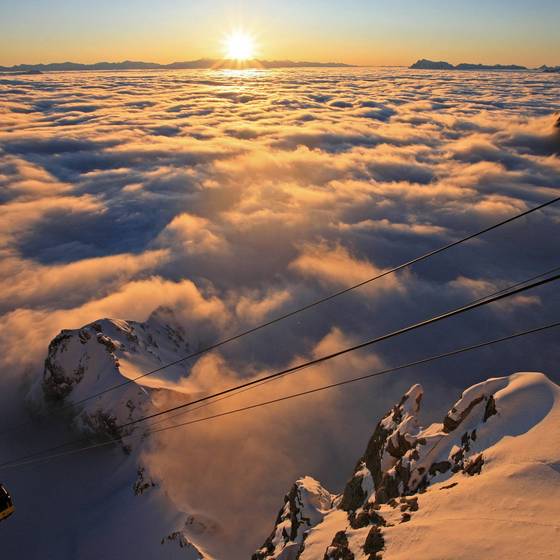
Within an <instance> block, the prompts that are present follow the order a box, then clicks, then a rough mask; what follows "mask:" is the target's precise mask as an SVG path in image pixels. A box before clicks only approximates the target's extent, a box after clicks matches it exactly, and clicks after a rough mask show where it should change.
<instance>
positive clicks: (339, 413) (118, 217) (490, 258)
mask: <svg viewBox="0 0 560 560" xmlns="http://www.w3.org/2000/svg"><path fill="white" fill-rule="evenodd" d="M512 80H513V81H512ZM0 95H1V96H2V100H3V102H2V105H1V106H0V203H1V206H0V258H1V261H0V313H2V317H1V318H0V365H1V366H2V369H3V371H4V373H3V378H2V380H1V381H0V386H1V389H2V391H3V392H4V394H5V395H10V396H13V395H16V394H18V391H19V390H20V387H21V383H23V382H24V380H25V379H27V378H28V377H33V376H36V375H40V373H41V361H42V359H43V358H44V354H45V351H46V346H47V344H48V342H49V340H50V339H51V338H52V337H53V336H54V335H56V334H57V332H58V331H59V330H60V329H62V328H76V327H79V326H81V325H82V324H84V323H87V322H90V321H93V320H95V319H97V318H99V317H102V316H109V317H115V318H124V319H135V320H144V319H146V318H147V317H148V316H149V314H150V313H151V312H152V311H154V309H156V308H157V307H159V306H162V305H165V306H171V307H173V308H174V309H176V312H177V315H178V316H179V318H180V320H181V321H183V322H184V324H185V325H186V327H188V328H189V330H190V331H191V332H194V331H196V337H197V339H198V340H199V341H200V343H201V344H206V343H211V342H214V341H215V340H217V339H218V338H221V337H223V336H225V335H228V334H232V333H234V332H236V331H238V330H240V329H243V328H246V327H249V326H252V325H254V324H255V323H257V322H260V321H263V320H266V319H267V318H270V317H271V316H274V315H275V314H278V313H282V312H286V311H288V310H291V309H293V308H295V307H297V306H299V305H302V304H305V303H308V302H309V301H312V300H314V299H316V298H318V297H321V296H324V295H326V294H329V293H331V292H332V291H336V290H339V289H341V288H343V287H346V286H348V285H351V284H353V283H356V282H360V281H361V280H364V279H366V278H367V277H369V276H372V275H374V274H376V273H377V272H379V271H381V270H384V269H386V268H388V267H391V266H395V265H397V264H399V263H401V262H403V261H405V260H408V259H410V258H412V257H415V256H417V255H419V254H421V253H424V252H426V251H428V250H430V249H433V248H436V247H437V246H440V245H442V244H445V243H448V242H449V241H451V240H454V239H457V238H459V237H462V236H464V235H466V234H467V233H470V232H472V231H476V230H477V229H480V228H481V227H483V226H485V225H488V224H491V223H493V222H495V221H498V220H500V219H503V218H505V217H507V216H510V215H512V214H515V213H518V212H520V211H523V210H525V209H527V208H529V207H531V206H533V205H536V204H537V203H538V202H540V201H544V200H547V199H549V198H553V197H554V196H557V195H558V192H559V191H558V188H559V187H560V160H559V158H558V154H559V153H560V130H559V129H558V128H554V126H553V125H554V122H555V117H554V111H555V110H557V106H556V105H555V103H554V102H555V100H557V99H558V98H560V78H559V77H558V76H556V75H553V74H511V73H483V74H477V73H449V74H447V73H444V72H437V73H433V74H432V73H429V72H415V71H409V70H401V69H379V70H371V69H368V70H361V69H344V70H341V69H332V70H305V71H299V70H289V71H270V72H266V71H254V72H253V71H248V72H234V71H215V72H213V71H182V72H156V71H154V72H124V73H111V72H103V73H83V74H80V73H69V74H55V73H53V74H45V75H42V76H17V77H15V76H14V77H1V78H0ZM559 222H560V214H559V211H558V209H555V208H550V209H548V210H547V211H546V212H541V213H539V214H538V215H533V216H531V217H530V218H528V219H526V220H523V221H521V222H519V223H515V224H512V225H511V226H508V227H507V228H504V229H503V230H499V231H496V232H493V233H492V234H489V235H488V236H486V237H485V238H483V239H480V240H477V241H476V242H473V243H470V244H469V245H465V246H463V247H460V248H457V249H455V250H453V252H449V253H446V254H445V255H441V256H439V257H437V258H435V259H433V260H431V261H429V262H426V263H423V264H421V265H419V266H417V267H415V268H413V269H412V270H409V271H407V272H405V273H402V274H399V275H396V276H391V277H387V278H385V279H383V280H382V281H380V282H378V283H375V284H372V285H369V286H367V287H364V288H363V289H361V290H359V291H356V292H354V293H352V294H348V295H346V296H344V297H342V298H340V299H338V300H335V301H332V302H329V303H328V304H325V305H324V306H322V307H321V308H316V309H314V310H312V311H310V312H308V313H306V314H305V315H302V316H298V317H297V318H293V319H291V320H289V321H286V322H284V323H281V324H279V325H277V326H275V327H274V328H271V329H268V330H266V331H262V332H260V333H257V334H255V335H254V336H251V337H247V339H243V340H242V341H239V342H236V343H235V344H232V345H231V346H228V347H227V348H224V349H223V351H221V352H220V353H219V354H218V353H216V354H214V355H212V356H211V357H207V358H205V360H201V361H200V362H199V363H197V364H196V366H195V370H194V371H195V373H196V375H195V377H194V378H193V380H192V382H193V383H194V382H196V380H198V383H199V386H200V387H199V388H203V389H208V386H209V385H212V386H213V385H219V384H220V383H221V382H223V381H224V380H231V379H236V378H238V377H242V376H244V375H254V374H255V373H258V372H265V371H271V370H272V369H273V368H276V367H283V366H285V365H286V364H290V363H294V362H295V361H296V360H297V359H298V358H301V359H303V358H306V357H309V356H311V355H316V354H317V353H320V349H321V348H322V349H326V348H327V347H328V348H329V349H337V348H340V347H342V346H344V345H345V344H347V343H348V341H361V340H364V339H366V338H371V337H373V336H375V335H380V334H383V333H384V332H386V331H388V330H391V329H395V328H399V327H402V326H404V325H406V324H408V323H410V322H412V321H416V320H420V319H424V318H426V317H428V316H430V315H432V314H434V313H437V312H442V311H445V310H447V309H449V308H451V307H454V306H457V305H460V304H464V303H466V302H468V301H470V300H472V299H476V298H478V297H480V296H481V295H484V293H487V292H490V291H492V290H495V289H499V288H502V287H504V286H506V285H508V284H509V283H513V282H516V281H519V280H522V279H524V278H526V277H529V276H532V275H536V274H538V273H541V272H543V271H545V270H547V269H549V268H552V267H554V266H560V261H558V243H557V242H555V239H557V238H558V227H559V225H560V224H559ZM559 311H560V300H559V297H558V295H557V290H555V289H554V288H546V289H543V290H540V291H539V292H538V293H537V292H535V293H534V294H531V295H530V297H529V296H527V297H524V298H519V299H517V300H515V301H513V302H510V303H508V305H501V306H495V307H493V308H492V309H487V310H480V311H478V312H476V313H473V314H472V315H470V316H468V317H467V316H465V317H464V318H462V319H460V320H453V321H450V322H449V323H448V324H446V325H445V326H443V325H442V326H439V327H433V328H431V329H430V330H429V332H428V331H426V332H425V333H424V332H422V333H418V334H416V335H414V336H412V335H410V336H407V337H406V338H403V339H399V341H398V342H397V341H395V342H394V343H387V344H384V345H383V346H379V347H376V348H375V353H373V352H370V353H367V352H365V353H363V354H361V355H360V356H358V357H356V358H352V359H340V360H337V361H336V363H334V362H333V364H332V365H331V366H329V368H322V369H318V370H317V371H316V372H313V373H309V374H306V375H307V377H305V376H303V375H302V377H301V381H300V382H299V383H301V384H302V385H303V386H305V387H307V386H310V385H312V384H313V383H317V384H318V383H320V382H321V380H323V379H333V378H338V377H341V376H344V375H350V374H352V373H355V372H358V371H361V370H363V369H364V368H366V367H374V365H375V364H395V363H400V362H403V361H407V360H412V359H415V358H419V357H422V356H424V355H426V354H429V353H438V352H441V351H445V350H447V349H450V348H452V347H454V346H457V345H461V344H468V343H474V342H477V341H479V340H481V339H482V338H488V337H493V336H499V335H501V334H505V333H507V332H510V331H513V330H522V329H524V328H530V327H532V326H536V325H539V324H542V323H545V322H547V321H552V320H555V319H558V317H559V315H558V312H559ZM556 339H557V338H555V337H554V336H553V335H543V336H542V337H540V338H534V339H531V340H527V341H520V342H519V343H518V344H516V345H509V346H507V347H504V348H496V349H495V350H493V351H492V352H486V353H480V354H476V355H473V356H471V357H469V358H468V359H460V360H453V361H449V362H446V363H445V364H440V365H436V366H435V367H433V368H430V369H429V370H428V369H427V368H425V369H421V370H415V371H411V372H407V373H406V374H405V375H403V376H400V377H398V378H395V379H394V380H392V381H386V382H384V383H380V382H378V383H376V384H373V383H372V384H370V385H367V386H366V385H364V386H361V387H358V388H355V389H347V390H345V391H344V392H343V393H337V394H336V395H334V396H332V397H324V398H323V397H322V398H315V399H310V400H309V401H305V403H304V402H303V401H301V402H299V401H298V402H294V403H293V404H290V405H289V406H288V405H286V406H285V407H284V408H283V409H280V407H278V408H277V409H275V410H271V411H270V412H261V413H259V414H258V415H256V416H254V417H252V416H251V417H246V418H243V419H242V418H239V419H236V420H231V421H228V422H227V423H226V424H223V423H222V424H217V423H216V425H215V426H214V427H208V428H207V429H205V430H199V431H196V433H195V430H189V433H187V432H185V433H183V434H179V433H176V434H173V435H172V436H169V438H168V439H165V440H164V441H162V442H160V445H161V448H159V455H158V457H159V460H154V462H155V465H154V468H155V469H156V470H159V472H160V473H161V475H162V476H163V477H165V478H166V480H168V481H172V482H170V487H171V488H172V489H173V492H175V493H176V499H177V500H178V501H179V502H181V503H185V504H186V506H188V507H190V508H194V509H197V508H199V509H204V508H205V507H206V508H208V504H214V505H212V506H210V508H209V509H210V510H211V511H210V513H211V514H212V515H214V516H216V517H217V518H219V519H220V521H222V522H224V523H226V524H228V526H229V527H230V528H234V529H239V527H242V526H243V524H246V523H248V522H251V523H253V524H254V527H255V531H254V533H253V532H251V534H245V535H244V537H243V539H242V540H243V542H239V543H237V545H236V547H237V548H238V550H239V551H240V557H244V556H246V555H247V551H248V550H249V549H250V548H251V547H252V546H254V545H257V544H259V542H260V541H262V537H263V536H264V535H265V533H266V527H265V525H267V524H268V520H272V518H273V510H274V509H275V508H276V507H277V506H278V504H279V503H280V501H279V497H280V496H281V494H282V493H283V492H284V491H285V490H286V489H287V487H288V486H289V484H290V483H291V481H292V479H294V478H296V477H297V476H298V475H301V474H309V473H310V474H315V475H317V476H319V477H321V478H322V479H323V480H324V481H325V482H326V484H327V485H331V486H332V487H333V488H336V487H337V485H339V486H340V485H341V484H342V482H343V481H344V479H345V477H346V476H347V474H348V472H349V470H350V469H351V467H352V464H351V463H352V461H353V459H354V458H355V455H357V453H359V451H360V450H361V449H362V447H363V444H364V441H365V440H366V439H367V436H368V429H369V427H370V426H371V425H372V424H373V422H374V421H375V418H376V417H377V415H378V414H379V413H380V412H382V411H383V410H384V409H385V408H386V407H387V406H389V405H391V404H392V402H393V401H394V400H395V399H396V398H397V396H398V393H399V392H400V391H401V390H402V389H403V388H404V387H405V386H406V384H407V383H408V382H409V381H412V380H414V381H422V382H423V383H424V384H425V385H427V386H428V387H429V390H428V398H430V396H429V395H430V390H431V391H432V392H431V394H432V395H433V397H432V398H433V403H431V404H432V406H433V408H434V410H437V407H438V406H440V402H439V400H438V399H439V397H442V402H446V401H447V400H449V398H448V397H447V395H450V398H451V399H452V398H453V397H455V396H456V394H455V392H456V391H457V389H458V388H463V387H464V386H465V385H466V384H468V383H471V382H475V381H478V380H480V379H482V378H485V377H488V376H489V375H498V374H500V375H502V374H504V373H507V372H511V371H517V370H520V369H542V370H545V371H547V372H548V373H549V374H550V375H551V376H553V377H554V378H556V379H559V378H560V370H559V369H558V358H559V357H560V356H559V351H558V346H557V344H555V340H556ZM300 386H301V385H300V384H298V383H296V381H295V380H294V381H292V382H291V384H290V383H288V382H286V383H285V384H284V385H282V386H280V385H278V386H276V387H275V388H274V389H272V388H269V393H264V392H263V391H261V392H260V395H261V396H262V397H263V398H264V397H265V396H266V395H267V394H270V391H274V393H275V394H277V393H278V394H279V393H280V392H282V391H283V392H289V391H290V388H291V389H294V388H296V387H298V388H299V387H300ZM256 395H257V393H255V394H253V395H251V398H255V397H256ZM444 396H445V398H443V397H444ZM246 398H247V400H248V399H249V395H247V397H246ZM10 402H12V406H14V408H17V407H18V406H19V402H20V401H18V400H17V399H15V400H11V401H10ZM236 404H237V402H236ZM427 409H428V410H429V409H430V406H427ZM255 418H256V420H255ZM224 426H225V427H224ZM240 439H243V440H244V444H243V445H244V447H243V448H240V447H239V441H240ZM174 449H180V450H183V451H184V450H185V449H189V450H192V449H196V450H197V452H196V454H194V453H193V454H192V456H191V460H190V461H189V462H188V465H187V466H188V469H187V470H188V475H186V474H185V468H186V467H185V460H184V452H181V453H176V452H174V451H173V450H174ZM209 461H212V467H211V468H210V469H209V468H208V464H209ZM248 464H251V465H253V468H251V469H248V468H247V465H248ZM223 476H227V477H229V478H230V479H231V480H232V482H231V484H230V485H229V486H228V488H229V490H228V491H226V492H224V490H223V488H217V483H216V481H217V480H219V479H220V477H223ZM218 486H219V485H218ZM228 492H229V493H228ZM249 495H250V500H249V501H250V502H251V504H252V507H251V508H249V510H247V511H243V512H241V513H240V514H239V513H238V509H239V503H242V502H243V499H242V498H243V497H244V496H249ZM218 497H219V498H218ZM216 500H219V501H218V502H217V501H216ZM217 503H219V504H220V506H221V507H218V506H217V505H216V504H217ZM236 507H237V509H236ZM232 511H234V512H237V513H236V515H232V513H231V512H232ZM236 519H237V521H236ZM263 519H264V520H265V524H263V521H262V520H263ZM236 523H238V525H236ZM263 527H264V529H263ZM263 530H264V532H263ZM239 533H240V530H238V531H237V534H239ZM228 542H229V543H230V544H229V545H228V546H231V541H228Z"/></svg>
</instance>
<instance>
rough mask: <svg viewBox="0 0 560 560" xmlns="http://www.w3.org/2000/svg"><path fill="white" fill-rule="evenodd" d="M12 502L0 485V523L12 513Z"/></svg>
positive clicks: (6, 491) (8, 494)
mask: <svg viewBox="0 0 560 560" xmlns="http://www.w3.org/2000/svg"><path fill="white" fill-rule="evenodd" d="M14 510H15V508H14V501H13V500H12V497H11V496H10V493H9V492H8V490H6V488H5V486H4V485H3V484H0V521H4V519H7V518H8V517H10V515H12V513H14Z"/></svg>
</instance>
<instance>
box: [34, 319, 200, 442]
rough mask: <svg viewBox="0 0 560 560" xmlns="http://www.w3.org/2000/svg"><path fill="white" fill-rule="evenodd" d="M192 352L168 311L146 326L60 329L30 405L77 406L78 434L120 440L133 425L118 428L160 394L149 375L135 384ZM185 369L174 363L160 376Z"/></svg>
mask: <svg viewBox="0 0 560 560" xmlns="http://www.w3.org/2000/svg"><path fill="white" fill-rule="evenodd" d="M191 348H192V346H191V337H189V340H187V337H186V333H185V331H184V329H183V327H181V326H180V325H178V324H176V321H175V318H174V316H173V313H172V312H171V311H170V310H167V309H160V310H158V311H157V312H156V313H154V314H153V315H152V316H151V317H150V318H149V319H148V320H147V321H146V322H145V323H139V322H136V321H124V320H119V319H101V320H98V321H95V322H93V323H90V324H88V325H85V326H84V327H82V328H80V329H75V330H63V331H62V332H61V333H60V334H59V335H57V336H56V337H55V338H54V339H53V340H52V341H51V343H50V344H49V349H48V354H47V357H46V359H45V367H44V371H43V376H42V378H41V379H39V380H37V382H36V383H35V385H34V387H33V388H32V390H31V393H30V401H31V403H32V404H34V405H36V406H38V407H39V408H45V406H47V407H48V406H49V405H50V406H52V405H57V404H62V405H63V406H64V407H68V406H70V405H75V410H74V423H75V425H76V427H77V428H78V429H80V430H81V431H85V432H89V433H93V434H97V435H101V436H109V437H111V438H119V437H124V436H127V435H130V434H131V433H132V432H133V431H134V429H135V426H130V427H128V428H125V429H124V430H123V429H119V428H118V426H119V425H122V424H127V423H129V422H131V421H134V420H137V419H138V418H141V417H142V416H143V415H145V414H146V413H147V412H148V409H149V408H150V407H151V406H152V405H153V402H152V401H153V399H154V397H155V395H156V394H157V392H158V391H161V390H162V389H161V388H158V387H161V386H165V384H162V383H159V382H157V381H156V380H155V379H153V378H152V377H144V378H142V379H139V380H137V381H133V380H134V379H135V378H137V377H139V376H141V375H143V374H145V373H146V372H149V371H152V370H155V369H158V368H160V367H162V366H163V365H165V364H167V363H169V362H173V361H176V360H177V359H179V358H181V357H184V356H186V355H188V354H189V353H191ZM187 367H188V366H187V365H182V364H177V365H175V366H172V367H169V368H166V369H165V372H164V374H163V375H165V377H166V378H171V379H174V378H177V377H178V376H181V375H182V376H184V375H186V374H188V370H187ZM127 382H128V384H126V385H124V386H123V387H120V388H118V389H116V390H111V391H109V389H111V388H113V387H115V386H118V385H122V384H124V383H127ZM163 390H166V389H163ZM105 391H107V392H105ZM100 393H102V394H100ZM98 394H100V395H99V396H97V397H96V398H94V399H91V400H86V399H88V398H89V397H91V396H92V395H98Z"/></svg>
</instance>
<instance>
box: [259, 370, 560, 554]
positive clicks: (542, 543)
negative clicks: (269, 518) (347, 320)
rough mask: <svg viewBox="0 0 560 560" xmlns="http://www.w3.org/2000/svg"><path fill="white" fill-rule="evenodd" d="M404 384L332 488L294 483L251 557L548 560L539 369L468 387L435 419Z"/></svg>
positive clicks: (558, 441) (545, 421) (546, 447)
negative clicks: (426, 421) (423, 412)
mask: <svg viewBox="0 0 560 560" xmlns="http://www.w3.org/2000/svg"><path fill="white" fill-rule="evenodd" d="M422 395H423V391H422V388H421V387H420V386H419V385H415V386H413V387H412V388H411V389H410V390H409V391H408V392H407V393H406V394H405V395H404V396H403V398H402V399H401V401H400V402H399V403H398V404H397V405H396V406H394V407H393V409H392V410H390V411H389V412H388V413H387V414H386V415H385V416H384V417H383V418H382V419H381V421H380V422H379V423H378V424H377V427H376V428H375V431H374V433H373V435H372V437H371V439H370V441H369V444H368V446H367V448H366V451H365V453H364V455H363V456H362V457H361V458H360V460H359V461H358V463H357V465H356V467H355V469H354V473H353V474H352V477H351V478H350V480H349V481H348V483H347V485H346V487H345V489H344V492H343V493H342V494H341V495H338V496H336V495H332V494H331V493H330V492H328V491H327V490H325V489H324V488H323V487H322V486H321V485H320V483H319V482H317V481H315V480H313V479H312V478H309V477H306V478H303V479H300V480H298V481H297V482H296V483H295V484H294V486H293V487H292V489H291V490H290V492H289V493H288V494H287V496H286V497H285V501H284V506H283V507H282V509H281V510H280V513H279V515H278V518H277V521H276V524H275V527H274V529H273V531H272V533H271V535H270V536H269V538H268V539H267V540H266V541H265V543H264V545H263V546H262V547H261V548H260V549H259V550H258V551H257V552H256V553H255V554H254V555H253V560H268V559H270V560H272V559H275V560H379V559H381V558H382V559H383V560H400V559H402V560H405V559H406V560H409V559H411V558H414V559H415V560H421V559H425V560H434V559H439V560H449V559H454V560H459V559H463V558H464V559H465V560H466V559H472V558H492V559H504V560H505V559H511V558H514V557H516V556H518V555H519V553H520V551H523V550H525V551H526V552H527V556H526V557H531V558H553V557H554V552H553V551H554V550H558V549H559V548H560V521H559V519H560V388H559V387H558V386H557V385H555V384H554V383H552V382H551V381H550V380H548V378H546V377H545V376H544V375H543V374H540V373H518V374H514V375H511V376H509V377H501V378H495V379H489V380H488V381H485V382H483V383H480V384H478V385H475V386H473V387H471V388H469V389H467V390H466V391H465V392H464V393H463V395H462V396H461V398H460V399H459V400H458V401H457V402H456V403H455V405H454V406H453V407H452V408H451V409H450V411H449V412H448V413H447V415H446V416H445V418H444V419H443V421H442V422H441V423H438V424H432V425H431V426H428V427H426V428H422V427H421V426H420V425H419V421H418V414H419V411H420V405H421V400H422Z"/></svg>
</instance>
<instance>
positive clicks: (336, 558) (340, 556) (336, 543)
mask: <svg viewBox="0 0 560 560" xmlns="http://www.w3.org/2000/svg"><path fill="white" fill-rule="evenodd" d="M323 560H354V553H353V552H352V551H351V550H350V549H349V548H348V537H347V536H346V533H345V532H344V531H339V532H338V533H337V534H336V535H335V536H334V539H333V541H332V543H331V545H330V546H329V547H328V548H327V552H326V553H325V556H324V557H323Z"/></svg>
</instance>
